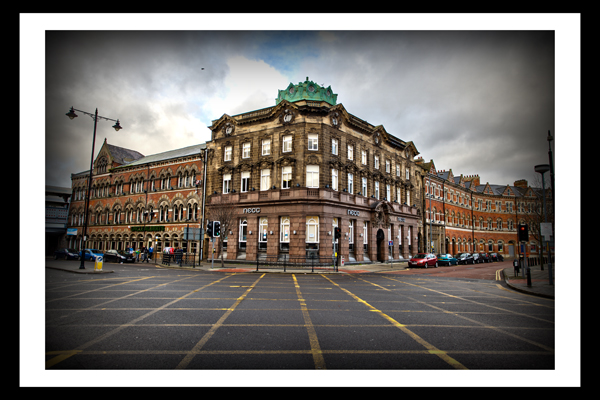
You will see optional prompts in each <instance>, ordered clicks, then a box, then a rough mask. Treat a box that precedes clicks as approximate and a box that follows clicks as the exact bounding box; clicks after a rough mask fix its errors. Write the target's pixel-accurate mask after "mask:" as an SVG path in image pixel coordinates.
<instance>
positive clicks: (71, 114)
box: [65, 107, 123, 269]
mask: <svg viewBox="0 0 600 400" xmlns="http://www.w3.org/2000/svg"><path fill="white" fill-rule="evenodd" d="M75 111H77V112H80V113H83V114H85V115H89V116H90V117H92V119H93V120H94V136H93V139H92V160H91V161H90V176H89V181H88V190H87V193H86V197H85V213H84V215H83V237H82V243H81V244H82V246H81V264H80V265H79V269H85V248H86V246H85V244H86V241H87V239H86V235H87V225H88V208H89V206H90V193H91V191H92V172H93V170H94V146H95V144H96V124H97V122H98V118H102V119H105V120H107V121H115V120H114V119H111V118H106V117H102V116H100V115H98V109H97V108H96V112H95V113H94V114H92V113H89V112H86V111H82V110H77V109H75V108H73V107H71V109H70V110H69V112H68V113H66V114H65V115H66V116H67V117H69V118H70V119H71V120H73V119H74V118H76V117H77V116H78V115H77V114H75ZM113 128H114V129H115V131H117V132H118V131H119V130H121V129H123V128H122V127H121V125H120V124H119V120H118V119H117V120H116V124H114V125H113Z"/></svg>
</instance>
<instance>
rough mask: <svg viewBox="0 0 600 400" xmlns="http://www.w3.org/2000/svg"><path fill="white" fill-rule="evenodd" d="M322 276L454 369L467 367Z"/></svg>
mask: <svg viewBox="0 0 600 400" xmlns="http://www.w3.org/2000/svg"><path fill="white" fill-rule="evenodd" d="M322 276H324V277H325V279H327V280H328V281H329V282H331V283H332V284H334V285H335V286H337V287H338V288H340V289H341V290H343V291H344V292H346V293H347V294H348V295H349V296H350V297H352V298H353V299H355V300H356V301H358V302H359V303H363V304H364V305H366V306H367V307H369V308H370V309H371V311H374V312H377V313H379V315H381V316H382V317H383V318H385V319H386V320H387V321H389V322H390V323H391V324H392V325H393V326H395V327H397V328H398V329H400V330H401V331H402V332H404V333H406V334H407V335H408V336H410V337H411V338H412V339H413V340H415V341H416V342H417V343H419V344H420V345H422V346H423V347H425V348H426V349H427V350H428V351H429V353H430V354H435V355H436V356H438V357H440V358H441V359H442V360H444V361H445V362H447V363H448V364H450V365H451V366H452V367H454V368H455V369H467V368H466V367H465V366H464V365H462V364H461V363H459V362H458V361H456V360H455V359H453V358H452V357H450V356H449V355H448V353H446V352H445V351H443V350H440V349H438V348H436V347H435V346H434V345H432V344H431V343H429V342H427V341H426V340H424V339H423V338H422V337H420V336H419V335H417V334H416V333H414V332H413V331H411V330H410V329H408V328H407V327H406V325H404V324H401V323H400V322H398V321H396V320H395V319H394V318H392V317H390V316H389V315H387V314H386V313H384V312H383V311H381V310H378V309H377V308H375V307H373V306H372V305H370V304H369V303H367V302H366V301H364V300H363V299H361V298H360V297H358V296H357V295H355V294H354V293H352V292H350V291H349V290H347V289H345V288H343V287H341V286H340V285H338V284H337V283H335V282H333V281H332V280H331V279H329V278H328V277H327V276H325V275H322ZM369 283H371V284H372V285H374V286H378V287H380V288H382V289H384V290H389V289H386V288H384V287H383V286H380V285H377V284H375V283H372V282H369Z"/></svg>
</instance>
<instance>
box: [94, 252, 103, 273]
mask: <svg viewBox="0 0 600 400" xmlns="http://www.w3.org/2000/svg"><path fill="white" fill-rule="evenodd" d="M102 261H103V259H102V257H100V256H98V257H96V263H95V264H94V271H102Z"/></svg>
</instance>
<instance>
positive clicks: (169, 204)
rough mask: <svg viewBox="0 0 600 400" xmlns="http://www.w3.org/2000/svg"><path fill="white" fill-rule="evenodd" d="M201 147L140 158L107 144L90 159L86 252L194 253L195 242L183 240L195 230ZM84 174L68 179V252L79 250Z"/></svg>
mask: <svg viewBox="0 0 600 400" xmlns="http://www.w3.org/2000/svg"><path fill="white" fill-rule="evenodd" d="M205 148H206V147H205V145H204V144H200V145H195V146H190V147H185V148H181V149H177V150H172V151H167V152H163V153H158V154H154V155H151V156H143V155H142V154H140V153H139V152H137V151H135V150H130V149H125V148H122V147H118V146H114V145H111V144H108V143H107V142H106V140H105V141H104V144H103V145H102V148H101V149H100V151H99V153H98V156H97V157H96V159H95V160H94V164H93V165H94V170H93V174H92V186H91V192H90V204H89V211H88V224H87V243H86V247H87V248H95V249H98V250H101V251H105V250H108V249H117V250H124V249H125V248H133V249H142V248H143V247H146V248H150V247H153V249H154V251H158V252H160V251H161V250H162V249H164V248H165V247H180V248H183V249H184V251H186V252H193V253H199V247H200V245H199V243H200V242H199V240H191V239H193V237H189V239H190V240H187V239H188V237H185V232H186V228H190V227H191V228H200V226H201V223H202V221H201V218H202V183H203V182H202V180H203V172H204V167H203V164H204V161H203V159H204V158H203V157H204V150H205ZM88 179H89V171H84V172H81V173H77V174H72V175H71V181H72V191H73V193H72V202H71V208H70V212H69V221H68V226H69V227H70V228H76V233H75V232H74V233H75V234H74V235H73V236H70V237H69V247H72V248H76V249H80V248H81V246H82V238H83V226H84V222H85V221H84V214H85V202H86V194H87V190H88Z"/></svg>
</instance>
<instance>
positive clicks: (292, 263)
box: [256, 254, 338, 272]
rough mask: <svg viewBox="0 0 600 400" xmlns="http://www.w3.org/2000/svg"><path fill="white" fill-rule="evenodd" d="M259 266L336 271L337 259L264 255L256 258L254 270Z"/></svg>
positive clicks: (265, 267)
mask: <svg viewBox="0 0 600 400" xmlns="http://www.w3.org/2000/svg"><path fill="white" fill-rule="evenodd" d="M260 268H262V269H268V268H275V269H283V271H284V272H286V270H287V268H292V269H308V268H310V270H311V272H315V269H317V270H333V271H335V272H338V266H337V260H336V258H335V257H289V256H288V255H285V254H284V255H279V256H265V257H258V258H257V259H256V270H257V271H258V270H259V269H260Z"/></svg>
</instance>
